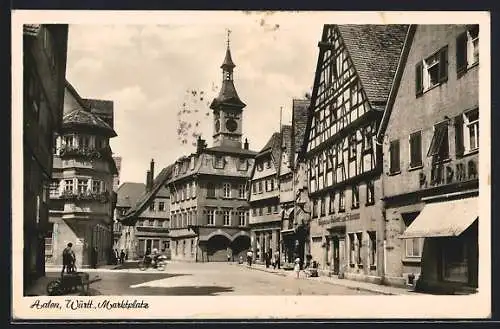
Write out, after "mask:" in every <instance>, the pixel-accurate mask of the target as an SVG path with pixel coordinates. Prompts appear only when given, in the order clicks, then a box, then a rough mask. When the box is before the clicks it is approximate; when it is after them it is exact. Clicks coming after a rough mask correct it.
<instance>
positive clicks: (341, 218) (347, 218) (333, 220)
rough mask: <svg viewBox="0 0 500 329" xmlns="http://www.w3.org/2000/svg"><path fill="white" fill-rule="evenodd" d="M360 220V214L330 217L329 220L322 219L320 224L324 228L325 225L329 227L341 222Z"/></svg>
mask: <svg viewBox="0 0 500 329" xmlns="http://www.w3.org/2000/svg"><path fill="white" fill-rule="evenodd" d="M356 219H359V213H355V214H351V213H349V214H342V215H336V216H330V217H328V218H324V219H320V220H319V221H318V224H319V225H321V226H323V225H329V224H334V223H339V222H347V221H350V220H356Z"/></svg>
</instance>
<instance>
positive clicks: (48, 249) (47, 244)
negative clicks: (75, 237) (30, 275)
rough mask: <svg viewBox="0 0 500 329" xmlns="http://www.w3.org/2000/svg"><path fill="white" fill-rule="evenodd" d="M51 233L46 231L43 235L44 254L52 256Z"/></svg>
mask: <svg viewBox="0 0 500 329" xmlns="http://www.w3.org/2000/svg"><path fill="white" fill-rule="evenodd" d="M52 239H53V233H52V232H47V236H46V237H45V256H52V252H53V244H52Z"/></svg>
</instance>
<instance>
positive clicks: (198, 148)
mask: <svg viewBox="0 0 500 329" xmlns="http://www.w3.org/2000/svg"><path fill="white" fill-rule="evenodd" d="M205 147H207V144H206V143H205V140H204V139H201V136H198V139H197V140H196V154H200V153H201V152H202V151H203V149H204V148H205Z"/></svg>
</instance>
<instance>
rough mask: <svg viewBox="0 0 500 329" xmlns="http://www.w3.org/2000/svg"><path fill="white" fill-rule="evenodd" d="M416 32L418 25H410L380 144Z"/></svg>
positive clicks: (390, 94) (381, 128)
mask: <svg viewBox="0 0 500 329" xmlns="http://www.w3.org/2000/svg"><path fill="white" fill-rule="evenodd" d="M416 30H417V26H416V25H410V27H409V29H408V34H407V35H406V39H405V43H404V46H403V51H402V52H401V58H400V60H399V63H398V67H397V69H396V74H395V75H394V80H393V82H392V85H391V91H390V93H389V97H388V100H387V104H386V106H385V110H384V115H383V116H382V121H381V122H380V126H379V130H378V131H377V141H378V142H379V143H382V142H383V139H382V136H384V134H385V130H386V129H387V125H388V124H389V119H390V117H391V113H392V107H393V105H394V101H395V99H396V95H397V93H398V90H399V84H400V83H401V78H402V76H403V72H404V70H405V66H406V61H407V59H408V54H409V53H410V49H411V44H412V42H413V37H414V35H415V31H416Z"/></svg>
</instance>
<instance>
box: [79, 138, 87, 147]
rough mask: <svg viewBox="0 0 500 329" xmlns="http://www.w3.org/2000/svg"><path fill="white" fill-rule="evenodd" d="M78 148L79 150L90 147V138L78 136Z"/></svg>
mask: <svg viewBox="0 0 500 329" xmlns="http://www.w3.org/2000/svg"><path fill="white" fill-rule="evenodd" d="M78 146H79V147H81V148H88V147H90V137H89V136H80V137H79V138H78Z"/></svg>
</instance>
